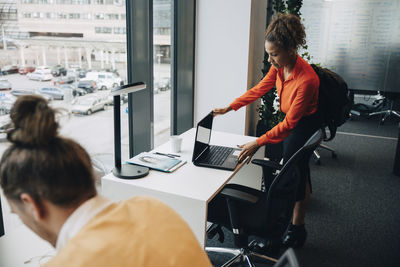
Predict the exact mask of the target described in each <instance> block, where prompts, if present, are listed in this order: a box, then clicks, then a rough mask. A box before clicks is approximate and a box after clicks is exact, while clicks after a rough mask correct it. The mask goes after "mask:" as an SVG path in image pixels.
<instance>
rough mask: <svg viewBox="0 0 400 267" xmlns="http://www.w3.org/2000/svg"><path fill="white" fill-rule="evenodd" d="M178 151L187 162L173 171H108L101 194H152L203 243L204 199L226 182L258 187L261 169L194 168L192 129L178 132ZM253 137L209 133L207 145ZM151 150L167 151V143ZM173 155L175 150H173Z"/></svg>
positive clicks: (120, 197)
mask: <svg viewBox="0 0 400 267" xmlns="http://www.w3.org/2000/svg"><path fill="white" fill-rule="evenodd" d="M181 136H182V137H183V142H182V152H181V153H179V154H180V155H181V158H182V159H185V160H187V163H186V164H185V165H184V166H182V167H180V168H179V169H178V170H176V171H175V172H174V173H162V172H158V171H152V170H151V171H150V173H149V175H148V176H146V177H144V178H142V179H137V180H124V179H119V178H116V177H115V176H114V175H113V174H112V173H111V174H109V175H106V176H104V177H103V178H102V195H104V196H106V197H108V198H110V199H111V200H114V201H120V200H124V199H129V198H131V197H133V196H139V195H141V196H144V195H145V196H152V197H155V198H157V199H159V200H161V201H162V202H164V203H165V204H167V205H169V206H170V207H172V208H173V209H174V210H175V211H176V212H177V213H178V214H180V215H181V216H182V217H183V219H184V220H185V221H186V222H187V223H188V224H189V226H190V227H191V228H192V230H193V232H194V234H195V235H196V237H197V238H198V240H199V242H200V244H201V245H202V246H204V244H205V232H206V225H207V205H208V202H209V201H210V200H211V199H212V198H213V197H214V196H215V195H216V194H217V193H218V192H219V191H220V190H221V189H222V188H223V187H224V185H225V184H226V183H228V181H230V180H231V179H232V178H233V179H232V181H231V182H234V183H239V184H244V185H247V186H251V187H253V188H257V189H260V188H261V176H262V174H261V173H262V171H261V168H260V167H256V166H254V165H252V164H241V165H239V166H238V167H237V168H236V170H235V171H234V172H232V171H225V170H217V169H211V168H204V167H197V166H194V165H193V164H192V152H193V146H194V138H195V129H194V128H193V129H190V130H189V131H187V132H185V133H183V134H182V135H181ZM252 140H255V137H250V136H241V135H235V134H229V133H222V132H214V131H213V133H212V138H211V142H210V143H211V144H218V145H222V146H231V147H236V145H238V144H244V143H247V142H250V141H252ZM153 151H158V152H164V153H170V152H171V150H170V143H169V142H167V143H165V144H164V145H161V146H159V147H157V148H155V149H154V150H153ZM175 154H176V153H175ZM263 155H264V148H260V149H259V150H258V151H257V153H256V154H255V156H254V158H263Z"/></svg>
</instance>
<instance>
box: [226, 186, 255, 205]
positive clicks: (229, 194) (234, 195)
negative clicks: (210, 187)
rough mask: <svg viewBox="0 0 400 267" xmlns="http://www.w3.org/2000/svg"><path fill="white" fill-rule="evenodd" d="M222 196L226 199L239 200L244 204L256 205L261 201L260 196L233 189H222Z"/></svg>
mask: <svg viewBox="0 0 400 267" xmlns="http://www.w3.org/2000/svg"><path fill="white" fill-rule="evenodd" d="M220 194H221V195H222V196H224V197H226V198H230V199H234V200H239V201H242V202H247V203H252V204H254V203H256V202H257V201H258V199H259V197H258V196H255V195H252V194H249V193H246V192H243V191H240V190H237V189H233V188H224V189H222V191H221V193H220Z"/></svg>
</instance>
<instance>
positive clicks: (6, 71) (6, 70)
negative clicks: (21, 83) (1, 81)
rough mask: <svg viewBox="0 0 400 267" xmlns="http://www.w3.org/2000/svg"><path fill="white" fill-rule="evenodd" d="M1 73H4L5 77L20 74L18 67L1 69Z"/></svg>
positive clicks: (8, 66)
mask: <svg viewBox="0 0 400 267" xmlns="http://www.w3.org/2000/svg"><path fill="white" fill-rule="evenodd" d="M1 73H3V74H4V75H6V74H11V73H18V66H15V65H6V66H4V67H2V68H1Z"/></svg>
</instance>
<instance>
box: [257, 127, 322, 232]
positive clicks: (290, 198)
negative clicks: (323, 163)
mask: <svg viewBox="0 0 400 267" xmlns="http://www.w3.org/2000/svg"><path fill="white" fill-rule="evenodd" d="M322 139H323V132H322V130H321V129H319V130H318V131H317V132H315V133H314V134H313V135H312V136H311V137H310V138H309V140H308V141H307V142H306V143H305V144H304V145H303V146H302V147H301V148H300V149H299V150H298V151H297V152H296V153H295V154H294V155H293V156H292V157H291V158H290V159H289V160H288V161H287V162H286V164H285V165H284V166H283V167H282V169H281V171H280V172H279V174H278V175H276V177H275V178H274V179H273V181H272V183H271V185H270V186H269V189H268V192H267V195H266V198H265V200H264V201H265V203H264V205H265V207H266V217H264V218H265V220H266V221H265V224H266V225H267V228H268V230H267V229H266V230H267V231H268V232H271V228H272V229H273V232H274V233H276V235H282V234H283V233H284V232H285V230H286V228H287V226H288V224H289V222H290V220H291V218H292V214H293V207H294V205H295V202H296V193H297V191H298V186H299V182H300V175H299V170H298V164H297V163H298V162H299V160H301V159H304V158H307V157H308V158H309V157H310V156H311V154H312V153H313V151H314V150H315V149H316V148H317V147H318V145H319V144H320V143H321V141H322Z"/></svg>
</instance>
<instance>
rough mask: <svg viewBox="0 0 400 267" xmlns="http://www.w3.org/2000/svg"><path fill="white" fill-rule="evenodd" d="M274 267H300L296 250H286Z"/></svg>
mask: <svg viewBox="0 0 400 267" xmlns="http://www.w3.org/2000/svg"><path fill="white" fill-rule="evenodd" d="M274 267H300V264H299V261H298V260H297V256H296V254H295V253H294V250H293V249H292V248H289V249H288V250H286V251H285V253H283V255H282V256H281V257H280V258H279V260H278V262H277V263H275V264H274Z"/></svg>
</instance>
